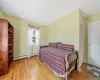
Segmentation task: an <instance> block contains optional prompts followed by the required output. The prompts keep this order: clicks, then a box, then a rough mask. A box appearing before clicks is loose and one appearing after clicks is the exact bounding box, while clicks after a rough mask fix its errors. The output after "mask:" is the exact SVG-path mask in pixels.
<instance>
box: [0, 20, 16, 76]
mask: <svg viewBox="0 0 100 80" xmlns="http://www.w3.org/2000/svg"><path fill="white" fill-rule="evenodd" d="M13 33H14V29H13V27H12V25H11V24H10V23H9V22H8V20H5V19H0V75H3V74H6V73H7V72H8V67H9V65H10V63H11V62H12V61H13V35H14V34H13Z"/></svg>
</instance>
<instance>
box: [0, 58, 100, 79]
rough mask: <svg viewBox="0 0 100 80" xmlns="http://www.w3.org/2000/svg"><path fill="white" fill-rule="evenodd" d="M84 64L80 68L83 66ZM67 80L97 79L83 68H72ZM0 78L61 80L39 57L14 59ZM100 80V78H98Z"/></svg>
mask: <svg viewBox="0 0 100 80" xmlns="http://www.w3.org/2000/svg"><path fill="white" fill-rule="evenodd" d="M85 67H86V64H84V65H83V67H82V68H85ZM68 78H69V80H98V79H96V78H95V77H93V76H91V75H90V74H88V73H87V72H85V71H84V70H81V71H80V72H79V71H76V70H73V71H72V72H71V74H70V75H69V76H68ZM0 80H62V79H61V78H59V77H57V76H55V75H54V74H53V72H52V71H51V70H50V69H49V68H48V67H47V66H46V65H44V64H43V63H42V62H41V61H40V59H39V57H37V56H36V57H32V58H30V59H23V60H18V61H14V62H13V63H12V64H11V66H10V69H9V72H8V74H7V75H3V76H0ZM99 80H100V79H99Z"/></svg>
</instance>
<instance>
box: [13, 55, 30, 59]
mask: <svg viewBox="0 0 100 80" xmlns="http://www.w3.org/2000/svg"><path fill="white" fill-rule="evenodd" d="M24 58H28V56H27V55H24V56H16V57H14V59H13V60H19V59H24Z"/></svg>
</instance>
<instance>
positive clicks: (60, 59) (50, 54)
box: [40, 47, 76, 75]
mask: <svg viewBox="0 0 100 80" xmlns="http://www.w3.org/2000/svg"><path fill="white" fill-rule="evenodd" d="M73 53H74V52H72V51H66V52H65V51H63V50H60V49H57V48H52V47H46V48H41V49H40V56H41V58H42V60H43V61H44V62H45V63H46V64H47V65H48V66H49V67H50V68H51V69H52V70H54V71H55V72H56V73H57V74H59V75H64V74H65V72H66V69H67V68H68V67H69V62H68V60H71V61H73V59H74V60H75V59H76V56H72V57H71V58H70V59H68V58H67V57H68V56H69V55H71V54H73ZM72 58H73V59H72Z"/></svg>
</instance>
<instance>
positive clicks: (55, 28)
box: [45, 9, 79, 50]
mask: <svg viewBox="0 0 100 80" xmlns="http://www.w3.org/2000/svg"><path fill="white" fill-rule="evenodd" d="M45 31H46V37H45V39H46V41H45V42H46V44H48V43H49V42H63V43H67V44H74V45H75V48H76V49H77V50H79V9H77V10H76V11H74V12H72V13H71V14H69V15H68V16H64V17H63V18H61V19H59V20H57V21H56V22H54V23H53V24H51V25H49V26H48V27H46V28H45Z"/></svg>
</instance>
